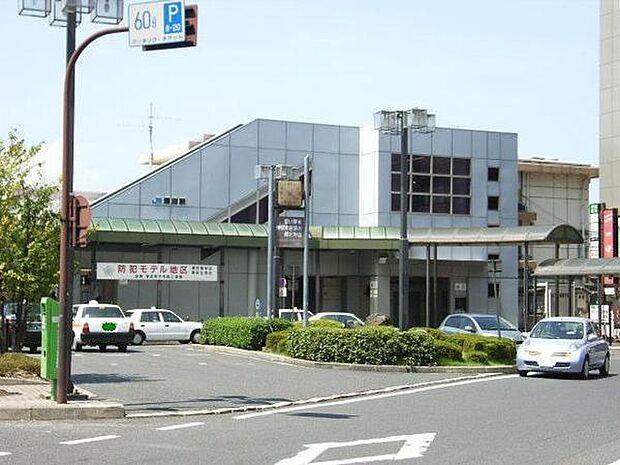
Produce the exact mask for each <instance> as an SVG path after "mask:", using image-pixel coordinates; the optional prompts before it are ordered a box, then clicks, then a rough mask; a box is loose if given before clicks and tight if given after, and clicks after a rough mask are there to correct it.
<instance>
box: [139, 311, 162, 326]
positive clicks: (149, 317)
mask: <svg viewBox="0 0 620 465" xmlns="http://www.w3.org/2000/svg"><path fill="white" fill-rule="evenodd" d="M140 321H141V322H144V323H159V321H160V320H159V312H142V315H140Z"/></svg>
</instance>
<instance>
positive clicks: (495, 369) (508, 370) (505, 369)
mask: <svg viewBox="0 0 620 465" xmlns="http://www.w3.org/2000/svg"><path fill="white" fill-rule="evenodd" d="M192 347H193V348H195V349H198V350H206V351H213V352H220V353H225V354H232V355H243V356H245V357H248V358H253V357H254V358H258V359H261V360H272V361H274V360H275V361H278V362H282V363H287V364H289V365H299V366H306V367H314V368H325V369H333V370H351V371H374V372H382V373H454V374H464V375H474V374H513V373H516V372H517V367H516V366H515V365H495V366H479V367H476V366H474V367H472V366H447V367H431V366H415V367H411V366H400V365H358V364H355V363H337V362H314V361H312V360H303V359H299V358H292V357H287V356H286V355H280V354H272V353H270V352H259V351H253V350H245V349H238V348H236V347H226V346H212V345H205V344H195V345H193V346H192ZM619 349H620V347H619Z"/></svg>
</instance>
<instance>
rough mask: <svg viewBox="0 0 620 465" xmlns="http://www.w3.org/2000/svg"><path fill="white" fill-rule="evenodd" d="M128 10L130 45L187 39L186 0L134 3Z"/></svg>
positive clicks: (136, 45)
mask: <svg viewBox="0 0 620 465" xmlns="http://www.w3.org/2000/svg"><path fill="white" fill-rule="evenodd" d="M128 10H129V14H128V15H127V16H128V20H129V45H130V46H133V47H138V46H145V45H158V44H171V43H175V42H183V41H185V2H184V0H174V1H169V2H161V1H157V2H144V3H132V4H130V5H129V8H128Z"/></svg>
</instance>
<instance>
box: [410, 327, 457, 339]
mask: <svg viewBox="0 0 620 465" xmlns="http://www.w3.org/2000/svg"><path fill="white" fill-rule="evenodd" d="M411 329H412V330H417V331H424V332H425V333H428V334H430V335H431V336H433V338H435V340H437V341H443V340H445V339H446V338H447V337H448V335H447V334H446V333H444V332H443V331H441V330H440V329H437V328H428V327H426V326H419V327H416V328H411Z"/></svg>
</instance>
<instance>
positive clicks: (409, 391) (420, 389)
mask: <svg viewBox="0 0 620 465" xmlns="http://www.w3.org/2000/svg"><path fill="white" fill-rule="evenodd" d="M517 376H518V375H502V376H492V377H485V378H480V379H468V380H464V381H455V382H446V383H444V384H435V385H431V386H422V387H417V388H416V387H412V388H411V389H404V390H400V391H395V392H384V393H380V394H371V395H368V396H365V397H354V398H351V399H344V400H336V401H333V402H320V403H314V404H305V405H299V406H294V407H283V408H280V409H271V410H264V411H260V412H253V413H246V414H244V415H238V416H236V417H233V418H234V419H235V420H246V419H248V418H254V417H262V416H266V415H277V414H279V413H288V412H295V411H298V410H310V409H316V408H324V407H331V406H335V405H344V404H352V403H355V402H365V401H368V400H377V399H384V398H386V397H394V396H404V395H409V394H417V393H419V392H426V391H435V390H437V389H447V388H451V387H454V386H464V385H466V384H476V383H484V382H488V381H495V380H502V379H509V378H516V377H517ZM446 381H449V380H446Z"/></svg>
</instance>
